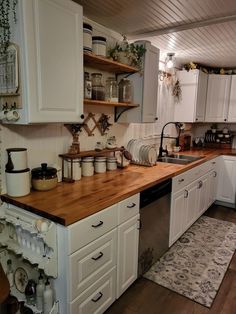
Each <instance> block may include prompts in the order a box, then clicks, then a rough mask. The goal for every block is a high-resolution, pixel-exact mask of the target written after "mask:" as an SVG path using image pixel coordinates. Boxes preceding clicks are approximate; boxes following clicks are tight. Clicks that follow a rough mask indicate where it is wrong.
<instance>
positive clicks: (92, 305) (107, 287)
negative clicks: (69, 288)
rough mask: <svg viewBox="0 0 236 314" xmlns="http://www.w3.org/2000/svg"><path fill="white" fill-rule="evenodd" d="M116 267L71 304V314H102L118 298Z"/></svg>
mask: <svg viewBox="0 0 236 314" xmlns="http://www.w3.org/2000/svg"><path fill="white" fill-rule="evenodd" d="M115 291H116V267H113V268H112V269H111V270H110V271H109V272H107V273H106V274H105V275H104V276H102V277H101V278H100V279H99V280H98V281H96V282H95V283H94V284H93V285H92V286H90V287H89V288H88V289H87V290H85V291H84V292H83V293H82V294H81V295H80V296H79V297H78V298H76V299H75V300H74V301H73V302H71V303H70V314H102V313H104V312H105V310H106V309H107V308H108V307H109V306H110V305H111V304H112V303H113V302H114V301H115V298H116V293H115Z"/></svg>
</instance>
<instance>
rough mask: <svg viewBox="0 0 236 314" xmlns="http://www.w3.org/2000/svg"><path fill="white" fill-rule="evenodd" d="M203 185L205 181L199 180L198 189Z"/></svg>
mask: <svg viewBox="0 0 236 314" xmlns="http://www.w3.org/2000/svg"><path fill="white" fill-rule="evenodd" d="M202 186H203V182H202V181H199V182H198V189H201V187H202Z"/></svg>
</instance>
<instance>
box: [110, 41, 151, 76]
mask: <svg viewBox="0 0 236 314" xmlns="http://www.w3.org/2000/svg"><path fill="white" fill-rule="evenodd" d="M145 52H146V49H145V47H144V45H138V44H135V43H131V44H129V43H128V41H127V39H126V37H125V36H124V39H123V42H122V43H121V44H118V43H116V44H115V46H114V47H112V48H110V49H109V50H108V56H109V57H110V58H112V59H113V60H114V61H118V62H121V63H124V64H128V65H132V66H134V67H137V68H138V69H140V70H141V68H142V59H143V56H144V54H145Z"/></svg>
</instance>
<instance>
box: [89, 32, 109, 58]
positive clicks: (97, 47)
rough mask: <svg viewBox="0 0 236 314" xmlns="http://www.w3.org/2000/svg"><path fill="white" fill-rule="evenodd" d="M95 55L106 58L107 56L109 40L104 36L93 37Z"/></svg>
mask: <svg viewBox="0 0 236 314" xmlns="http://www.w3.org/2000/svg"><path fill="white" fill-rule="evenodd" d="M92 42H93V45H92V46H93V53H95V55H98V56H103V57H106V54H107V40H106V38H105V37H102V36H93V37H92Z"/></svg>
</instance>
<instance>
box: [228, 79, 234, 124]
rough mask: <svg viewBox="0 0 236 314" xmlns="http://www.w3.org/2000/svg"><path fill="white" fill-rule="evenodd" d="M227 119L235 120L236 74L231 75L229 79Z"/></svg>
mask: <svg viewBox="0 0 236 314" xmlns="http://www.w3.org/2000/svg"><path fill="white" fill-rule="evenodd" d="M228 121H229V122H236V75H232V80H231V89H230V96H229V114H228Z"/></svg>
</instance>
